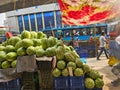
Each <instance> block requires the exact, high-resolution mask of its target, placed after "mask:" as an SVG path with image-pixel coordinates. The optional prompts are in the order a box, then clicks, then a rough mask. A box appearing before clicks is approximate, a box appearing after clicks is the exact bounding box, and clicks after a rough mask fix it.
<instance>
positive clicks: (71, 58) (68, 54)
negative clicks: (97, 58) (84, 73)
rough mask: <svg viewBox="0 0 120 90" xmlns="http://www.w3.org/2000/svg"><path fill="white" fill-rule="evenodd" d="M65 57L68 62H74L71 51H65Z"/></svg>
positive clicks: (74, 57) (74, 58)
mask: <svg viewBox="0 0 120 90" xmlns="http://www.w3.org/2000/svg"><path fill="white" fill-rule="evenodd" d="M65 59H66V61H68V62H75V60H76V56H75V55H74V53H73V52H72V51H68V52H66V53H65Z"/></svg>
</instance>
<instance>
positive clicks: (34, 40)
mask: <svg viewBox="0 0 120 90" xmlns="http://www.w3.org/2000/svg"><path fill="white" fill-rule="evenodd" d="M32 40H33V43H34V45H33V46H40V45H41V39H32Z"/></svg>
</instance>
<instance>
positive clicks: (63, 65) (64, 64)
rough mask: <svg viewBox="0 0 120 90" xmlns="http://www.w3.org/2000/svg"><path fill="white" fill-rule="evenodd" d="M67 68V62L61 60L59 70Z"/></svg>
mask: <svg viewBox="0 0 120 90" xmlns="http://www.w3.org/2000/svg"><path fill="white" fill-rule="evenodd" d="M65 66H66V63H65V61H63V60H60V61H58V62H57V68H58V69H64V68H65Z"/></svg>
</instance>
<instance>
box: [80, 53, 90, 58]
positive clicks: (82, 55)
mask: <svg viewBox="0 0 120 90" xmlns="http://www.w3.org/2000/svg"><path fill="white" fill-rule="evenodd" d="M79 55H80V58H88V53H80V54H79Z"/></svg>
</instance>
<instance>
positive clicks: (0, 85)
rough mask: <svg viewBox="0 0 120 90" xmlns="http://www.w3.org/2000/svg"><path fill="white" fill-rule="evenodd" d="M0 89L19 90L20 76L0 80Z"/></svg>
mask: <svg viewBox="0 0 120 90" xmlns="http://www.w3.org/2000/svg"><path fill="white" fill-rule="evenodd" d="M0 90H21V83H20V78H16V79H14V80H11V81H8V82H0Z"/></svg>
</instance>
